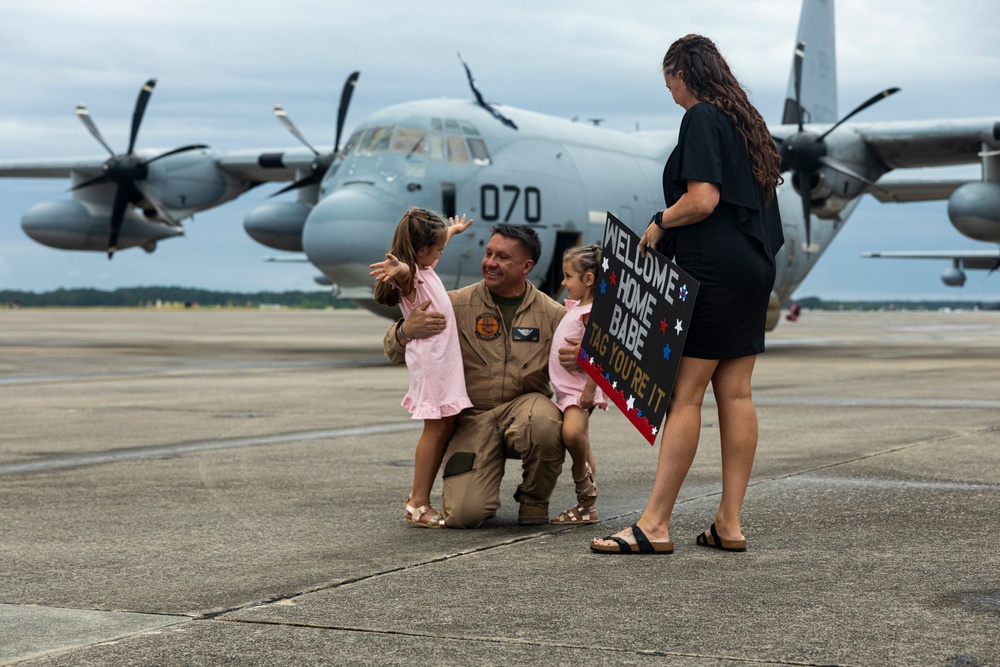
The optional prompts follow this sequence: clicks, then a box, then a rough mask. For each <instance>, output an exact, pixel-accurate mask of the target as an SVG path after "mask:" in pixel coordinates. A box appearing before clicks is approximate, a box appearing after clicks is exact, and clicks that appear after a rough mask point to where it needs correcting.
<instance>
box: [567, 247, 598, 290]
mask: <svg viewBox="0 0 1000 667" xmlns="http://www.w3.org/2000/svg"><path fill="white" fill-rule="evenodd" d="M563 262H569V263H570V264H571V265H572V266H573V268H574V269H576V271H577V273H579V274H580V275H581V276H582V275H584V274H586V273H593V274H594V284H593V285H591V286H590V292H591V294H593V293H594V291H595V290H596V289H597V283H598V282H600V278H601V246H599V245H597V244H596V243H594V244H593V245H583V246H580V245H578V246H574V247H572V248H570V249H569V250H567V251H566V252H564V253H563Z"/></svg>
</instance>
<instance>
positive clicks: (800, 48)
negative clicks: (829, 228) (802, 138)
mask: <svg viewBox="0 0 1000 667" xmlns="http://www.w3.org/2000/svg"><path fill="white" fill-rule="evenodd" d="M805 56H806V43H805V41H804V40H803V41H800V42H799V43H798V44H796V45H795V60H794V63H795V113H796V114H797V115H798V118H799V132H801V131H802V61H803V60H804V59H805ZM806 224H807V225H808V224H809V221H808V219H807V220H806Z"/></svg>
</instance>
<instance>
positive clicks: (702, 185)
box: [590, 35, 784, 553]
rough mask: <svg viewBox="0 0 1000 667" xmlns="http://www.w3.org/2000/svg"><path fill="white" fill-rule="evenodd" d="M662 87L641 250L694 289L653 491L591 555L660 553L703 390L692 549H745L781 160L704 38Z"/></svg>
mask: <svg viewBox="0 0 1000 667" xmlns="http://www.w3.org/2000/svg"><path fill="white" fill-rule="evenodd" d="M663 78H664V81H665V82H666V85H667V88H668V89H669V90H670V94H671V96H672V97H673V100H674V102H676V103H677V104H679V105H680V106H681V107H683V108H684V110H685V113H684V119H683V120H682V121H681V127H680V132H679V134H678V138H677V146H676V148H674V151H673V153H671V155H670V158H669V159H668V160H667V164H666V168H665V169H664V171H663V194H664V199H665V200H666V204H667V208H666V209H664V210H662V211H658V212H657V213H656V215H654V216H653V220H652V221H651V222H650V223H649V227H647V228H646V231H645V233H644V234H643V236H642V240H641V241H640V247H641V248H643V252H645V248H646V247H647V246H649V247H655V248H657V249H658V250H660V251H661V252H663V253H664V254H666V255H667V256H668V257H673V258H674V259H675V261H676V262H677V264H678V265H679V266H680V267H681V268H682V269H684V270H685V271H687V272H688V273H689V274H691V276H692V277H693V278H695V279H696V280H697V281H698V282H699V283H700V286H699V288H698V294H697V298H696V300H695V307H694V313H693V315H692V318H691V322H690V324H689V329H688V335H687V341H686V344H685V347H684V355H683V357H682V358H681V363H680V366H679V368H678V370H677V378H676V380H675V381H674V390H673V394H672V396H671V398H670V404H669V405H668V407H667V419H666V423H665V425H664V427H663V435H662V438H661V442H660V455H659V460H658V462H657V468H656V478H655V480H654V482H653V492H652V495H651V496H650V499H649V502H648V503H647V504H646V509H645V511H644V512H643V514H642V516H641V517H640V518H639V520H638V521H637V522H636V523H635V524H634V525H633V526H632V527H631V528H626V529H625V530H623V531H621V532H619V533H617V534H615V535H612V536H609V537H606V538H600V539H594V540H592V541H591V545H590V547H591V549H593V550H594V551H599V552H602V553H654V552H655V553H671V552H672V551H673V542H672V541H671V540H670V535H669V531H668V525H669V522H670V514H671V512H672V511H673V507H674V503H675V502H676V500H677V495H678V493H679V492H680V488H681V484H682V483H683V482H684V478H685V476H686V475H687V472H688V469H689V468H690V467H691V462H692V461H693V460H694V456H695V452H696V451H697V449H698V438H699V435H700V431H701V406H702V401H703V399H704V396H705V391H706V390H707V388H708V385H709V383H711V385H712V391H713V393H714V394H715V399H716V402H717V404H718V409H719V431H720V437H721V439H722V498H721V500H720V502H719V509H718V512H717V513H716V516H715V522H714V523H713V524H712V526H711V528H709V529H708V530H706V531H705V532H703V533H701V534H700V535H698V537H697V543H698V544H700V545H702V546H707V547H713V548H717V549H723V550H726V551H745V550H746V538H745V537H744V536H743V532H742V530H741V528H740V510H741V508H742V506H743V498H744V496H745V495H746V490H747V485H748V484H749V481H750V470H751V468H752V467H753V459H754V453H755V452H756V449H757V412H756V410H755V408H754V405H753V399H752V395H751V390H750V378H751V375H752V373H753V367H754V362H755V361H756V359H757V354H759V353H760V352H763V351H764V322H765V318H766V315H767V305H768V300H769V298H770V294H771V289H772V288H773V286H774V275H775V267H774V256H775V253H777V251H778V249H779V248H781V245H782V243H783V242H784V239H783V236H782V233H781V220H780V218H779V216H778V207H777V203H776V200H775V188H776V186H777V185H778V184H779V183H781V172H780V158H779V156H778V152H777V150H776V149H775V147H774V142H773V140H772V139H771V135H770V134H769V133H768V131H767V127H766V125H765V124H764V120H763V119H762V118H761V116H760V114H759V113H758V112H757V110H756V109H755V108H754V107H753V106H752V105H751V104H750V102H749V100H748V99H747V96H746V93H745V92H744V90H743V88H742V86H741V85H740V84H739V82H738V81H737V80H736V77H734V76H733V74H732V72H731V71H730V69H729V66H728V65H727V64H726V61H725V60H724V59H723V57H722V55H721V54H720V53H719V51H718V49H716V47H715V44H713V43H712V41H711V40H709V39H707V38H705V37H702V36H700V35H688V36H687V37H683V38H681V39H679V40H677V41H676V42H674V43H673V44H672V45H671V46H670V49H669V50H668V51H667V54H666V55H665V56H664V57H663Z"/></svg>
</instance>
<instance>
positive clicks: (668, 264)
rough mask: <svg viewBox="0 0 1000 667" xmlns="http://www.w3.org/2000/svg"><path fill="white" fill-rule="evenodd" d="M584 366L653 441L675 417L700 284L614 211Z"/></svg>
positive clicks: (607, 229) (581, 358) (604, 247)
mask: <svg viewBox="0 0 1000 667" xmlns="http://www.w3.org/2000/svg"><path fill="white" fill-rule="evenodd" d="M602 256H603V261H602V265H601V275H600V278H599V280H598V288H597V291H596V293H595V295H594V305H593V307H592V309H591V311H590V319H589V320H588V321H587V330H586V332H585V334H584V339H583V341H582V342H581V344H580V356H579V362H580V365H581V366H582V367H583V368H584V369H585V370H586V371H587V373H588V374H589V375H590V376H591V377H592V378H594V381H595V382H597V386H599V387H600V388H601V389H602V390H603V391H604V393H605V394H606V395H607V397H608V399H609V400H611V402H613V403H614V404H615V405H617V406H618V409H619V410H621V411H622V414H624V415H625V416H626V417H627V418H628V420H629V421H630V422H632V425H633V426H635V427H636V429H638V431H639V433H641V434H642V436H643V437H644V438H646V440H647V441H649V444H651V445H653V444H655V443H656V435H657V433H658V431H659V428H660V425H661V424H662V423H663V418H664V416H665V415H666V414H667V402H668V401H669V400H670V394H671V392H672V391H673V387H674V378H675V377H676V376H677V367H678V365H680V360H681V351H682V350H683V349H684V341H685V339H686V338H687V329H688V322H690V321H691V313H692V312H693V310H694V300H695V297H696V296H697V294H698V282H697V281H695V280H694V279H693V278H691V276H689V275H688V274H686V273H685V272H684V271H683V270H682V269H681V268H680V267H679V266H677V265H676V264H674V263H673V262H672V261H670V260H669V259H668V258H666V257H664V256H663V255H662V254H660V253H659V252H657V251H655V250H653V249H651V248H649V249H647V250H646V256H645V257H643V256H642V255H641V254H640V253H639V237H638V236H636V234H635V232H633V231H632V230H631V229H629V228H628V227H626V226H625V224H624V223H622V221H621V220H619V219H618V218H616V217H615V216H614V215H612V214H611V213H608V221H607V224H606V225H605V227H604V242H603V244H602Z"/></svg>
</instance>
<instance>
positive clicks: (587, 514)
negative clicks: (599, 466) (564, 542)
mask: <svg viewBox="0 0 1000 667" xmlns="http://www.w3.org/2000/svg"><path fill="white" fill-rule="evenodd" d="M589 423H590V413H589V412H587V411H586V410H582V409H580V408H578V407H575V406H573V407H569V408H566V411H565V412H564V413H563V430H562V436H563V443H564V444H565V445H566V449H567V450H569V454H570V456H571V457H572V459H573V482H574V484H573V488H574V490H575V491H576V504H575V505H573V507H571V508H569V509H568V510H566V511H565V512H562V513H561V514H560V515H559V516H557V517H556V518H554V519H552V523H554V524H568V523H581V524H582V523H595V522H596V521H597V504H596V502H597V485H596V484H595V483H594V475H593V465H592V463H591V462H592V461H593V459H594V454H593V452H592V451H591V449H590V434H589V428H588V426H589Z"/></svg>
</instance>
